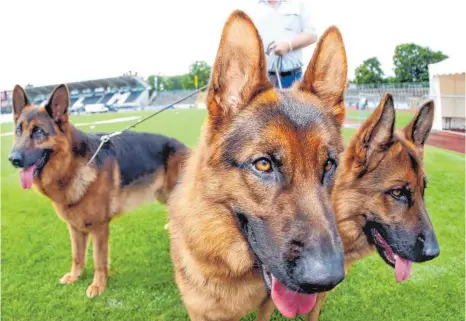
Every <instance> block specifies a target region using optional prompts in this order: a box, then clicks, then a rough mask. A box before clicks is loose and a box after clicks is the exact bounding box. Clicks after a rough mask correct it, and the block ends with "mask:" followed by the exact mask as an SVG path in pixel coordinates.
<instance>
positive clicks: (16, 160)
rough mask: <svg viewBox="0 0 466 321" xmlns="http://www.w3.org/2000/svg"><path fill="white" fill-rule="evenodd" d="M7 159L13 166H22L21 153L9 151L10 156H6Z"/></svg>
mask: <svg viewBox="0 0 466 321" xmlns="http://www.w3.org/2000/svg"><path fill="white" fill-rule="evenodd" d="M8 159H9V160H10V162H11V164H13V166H14V167H23V166H24V161H23V155H22V153H20V152H11V153H10V157H8Z"/></svg>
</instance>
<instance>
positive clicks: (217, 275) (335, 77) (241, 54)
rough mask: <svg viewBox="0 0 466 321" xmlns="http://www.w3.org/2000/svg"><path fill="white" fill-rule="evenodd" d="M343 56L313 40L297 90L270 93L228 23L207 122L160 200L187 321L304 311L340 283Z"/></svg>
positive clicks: (259, 55) (257, 47)
mask: <svg viewBox="0 0 466 321" xmlns="http://www.w3.org/2000/svg"><path fill="white" fill-rule="evenodd" d="M346 82H347V65H346V53H345V48H344V44H343V40H342V37H341V34H340V32H339V30H338V29H337V28H336V27H331V28H329V29H327V30H326V32H325V33H324V34H323V35H322V37H321V38H320V40H319V42H318V44H317V46H316V49H315V51H314V55H313V57H312V60H311V62H310V63H309V66H308V67H307V70H306V72H305V74H304V77H303V79H302V80H300V81H299V82H296V83H295V84H294V85H293V87H292V88H291V89H287V90H276V89H275V88H273V84H272V83H271V82H270V80H269V79H268V78H267V73H266V64H265V54H264V48H263V43H262V40H261V38H260V36H259V34H258V32H257V30H256V28H255V26H254V24H253V23H252V21H251V20H250V18H249V17H248V16H247V15H246V14H245V13H243V12H242V11H235V12H233V13H232V14H231V16H230V17H229V19H228V20H227V22H226V24H225V26H224V29H223V32H222V36H221V40H220V46H219V49H218V52H217V56H216V60H215V63H214V66H213V70H212V74H211V79H210V82H209V87H208V91H207V96H206V105H207V109H208V118H207V121H206V123H205V125H204V127H203V131H202V134H201V138H200V142H199V145H198V146H197V147H196V148H195V149H194V150H193V151H192V152H191V154H190V157H189V158H188V160H187V161H186V167H185V168H184V169H183V172H182V174H181V178H180V183H179V185H177V187H175V189H174V190H173V192H172V195H171V196H170V199H169V203H168V208H169V219H170V228H169V230H170V239H171V242H170V244H171V245H170V246H171V257H172V261H173V264H174V272H175V280H176V284H177V286H178V289H179V291H180V292H181V296H182V300H183V302H184V305H185V307H186V309H187V311H188V313H189V316H190V318H191V320H196V321H200V320H217V321H218V320H240V318H241V317H243V316H244V315H246V314H247V313H249V312H250V311H253V310H256V309H258V310H259V311H258V315H257V317H258V320H269V319H270V316H271V314H272V312H273V310H274V308H275V306H276V307H277V308H278V310H279V311H280V312H281V313H282V314H283V315H284V316H286V317H294V316H295V315H297V314H306V313H308V312H309V311H310V310H311V309H312V307H313V306H314V304H315V302H316V297H317V293H318V292H322V291H328V290H330V289H332V288H333V287H335V286H336V285H337V284H338V283H340V282H341V281H342V280H343V277H344V261H343V251H342V245H341V240H340V237H339V235H338V233H337V230H336V225H335V220H334V215H333V211H332V206H331V198H330V195H331V189H332V185H333V175H334V173H335V170H336V168H337V166H338V164H339V154H340V152H342V150H343V139H342V134H341V130H342V125H343V120H344V114H345V106H344V102H343V95H344V91H345V89H346Z"/></svg>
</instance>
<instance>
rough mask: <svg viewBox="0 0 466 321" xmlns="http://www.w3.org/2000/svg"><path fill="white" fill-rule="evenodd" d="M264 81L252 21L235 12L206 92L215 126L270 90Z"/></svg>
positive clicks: (263, 62) (262, 56)
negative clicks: (261, 93)
mask: <svg viewBox="0 0 466 321" xmlns="http://www.w3.org/2000/svg"><path fill="white" fill-rule="evenodd" d="M272 87H273V85H272V83H271V82H270V81H269V80H268V78H267V70H266V60H265V53H264V48H263V45H262V40H261V38H260V36H259V33H258V31H257V29H256V27H255V26H254V24H253V22H252V21H251V19H250V18H249V17H248V16H247V15H246V14H245V13H244V12H242V11H240V10H236V11H234V12H233V13H232V14H231V15H230V17H229V18H228V20H227V22H226V23H225V26H224V28H223V31H222V37H221V40H220V46H219V48H218V51H217V56H216V59H215V63H214V65H213V68H212V73H211V78H210V82H209V88H208V91H207V100H206V103H207V109H208V111H209V116H210V118H211V120H212V123H213V124H214V125H215V126H217V125H219V124H221V123H222V122H224V120H225V119H226V118H228V117H229V116H231V115H234V114H235V113H236V112H237V111H238V110H240V109H241V108H244V107H245V106H247V105H248V104H249V103H250V102H251V100H252V99H253V98H254V97H255V96H256V95H257V94H258V93H260V92H262V91H264V90H266V89H268V88H272Z"/></svg>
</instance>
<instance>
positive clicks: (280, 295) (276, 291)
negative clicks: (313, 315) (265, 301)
mask: <svg viewBox="0 0 466 321" xmlns="http://www.w3.org/2000/svg"><path fill="white" fill-rule="evenodd" d="M316 299H317V293H314V294H301V293H298V292H294V291H292V290H290V289H288V288H287V287H286V286H284V285H283V284H281V283H280V281H278V280H277V279H275V277H273V276H272V300H273V302H274V303H275V306H276V307H277V309H278V311H280V313H281V314H283V316H285V317H287V318H294V317H295V316H296V315H297V314H307V313H309V312H310V311H311V310H312V308H313V307H314V304H315V303H316Z"/></svg>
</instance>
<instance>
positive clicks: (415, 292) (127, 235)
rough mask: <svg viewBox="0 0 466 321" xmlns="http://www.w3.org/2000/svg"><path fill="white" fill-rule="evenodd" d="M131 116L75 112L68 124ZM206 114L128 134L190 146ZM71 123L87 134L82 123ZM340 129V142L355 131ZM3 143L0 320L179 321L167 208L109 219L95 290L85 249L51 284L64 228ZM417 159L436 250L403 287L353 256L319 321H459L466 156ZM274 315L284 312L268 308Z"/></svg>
mask: <svg viewBox="0 0 466 321" xmlns="http://www.w3.org/2000/svg"><path fill="white" fill-rule="evenodd" d="M137 114H138V115H148V113H147V112H144V113H137ZM400 114H402V113H399V114H398V115H400ZM132 115H134V114H130V113H128V114H127V113H122V114H107V115H98V116H76V117H72V121H73V122H74V123H77V122H92V121H95V120H102V119H108V118H109V117H128V116H132ZM403 115H404V113H403ZM408 115H409V117H406V119H404V118H403V120H401V121H399V123H400V124H405V123H407V122H408V121H409V120H410V117H412V115H410V114H408ZM205 116H206V112H205V111H200V110H184V111H167V112H164V113H162V114H160V115H158V116H156V117H155V118H153V119H151V120H150V121H148V122H146V123H143V124H141V125H140V126H139V127H138V128H137V130H139V131H150V132H157V133H162V134H165V135H168V136H172V137H175V138H177V139H180V140H181V141H183V142H184V143H186V144H187V145H189V146H194V145H195V144H196V143H197V141H198V137H199V133H200V128H201V124H202V123H203V120H204V119H205ZM403 117H404V116H403ZM406 120H407V121H406ZM128 124H130V122H127V123H116V124H105V125H96V126H95V128H93V129H92V130H94V131H115V130H119V129H121V128H123V127H125V126H127V125H128ZM8 126H9V128H8ZM11 128H12V127H11V124H9V125H8V124H7V125H6V126H2V132H8V131H11ZM80 128H81V129H82V130H85V131H89V130H91V128H90V126H83V127H80ZM344 133H345V139H346V141H348V139H349V137H350V136H351V135H352V134H353V133H354V130H352V129H345V131H344ZM11 143H12V137H11V136H5V137H1V144H2V145H1V150H2V158H1V160H2V162H1V169H2V173H1V188H2V190H1V201H2V202H1V209H2V220H1V232H2V233H1V241H2V255H1V258H2V271H1V272H2V275H1V277H2V279H1V281H2V282H1V290H2V293H1V294H2V296H1V298H2V307H1V309H2V310H1V315H2V320H25V321H26V320H124V321H131V320H167V321H168V320H188V316H187V313H186V311H185V309H184V306H183V304H182V302H181V299H180V295H179V293H178V290H177V288H176V285H175V283H174V281H173V273H172V265H171V261H170V256H169V237H168V233H167V231H165V230H164V229H163V226H164V224H165V223H166V222H167V212H166V209H165V207H164V206H162V205H159V204H157V203H155V202H154V203H151V204H146V205H144V206H141V207H140V208H138V209H136V210H134V211H132V212H131V213H128V215H124V216H122V217H120V218H118V219H116V220H115V221H114V222H113V223H112V224H111V229H110V235H111V237H110V253H111V265H110V278H109V284H108V288H107V290H106V291H105V292H104V294H103V295H102V296H100V297H97V298H94V299H88V298H87V297H86V295H85V291H86V288H87V286H88V285H89V284H90V283H91V282H92V277H93V262H92V261H93V260H92V247H90V249H89V250H90V251H89V253H88V263H87V266H86V269H85V273H84V276H83V277H82V278H81V280H79V281H78V282H76V283H75V284H73V285H67V286H62V285H60V284H59V283H58V280H59V278H60V277H61V276H62V275H63V274H64V273H65V272H68V271H69V269H70V264H71V248H70V241H69V235H68V230H67V228H66V224H65V223H64V222H63V221H61V220H60V219H58V218H57V216H56V215H55V212H54V210H53V208H52V206H51V204H50V202H49V201H48V200H47V199H46V198H45V197H42V196H40V195H39V194H38V193H36V192H34V191H23V190H21V188H20V184H19V173H18V171H17V170H15V169H13V168H12V166H11V165H10V164H9V163H8V161H7V158H8V152H9V149H10V147H11ZM134 156H135V157H137V155H134ZM425 158H426V159H425V163H426V168H427V174H428V177H429V187H428V189H427V191H426V203H427V207H428V210H429V213H430V216H431V219H432V222H433V224H434V227H435V230H436V232H437V236H438V238H439V242H440V247H441V254H440V256H439V257H438V258H437V259H435V260H433V261H431V262H427V263H424V264H415V265H414V267H413V272H412V275H411V277H410V279H409V280H408V281H407V282H404V283H402V284H397V283H396V281H395V277H394V271H393V269H392V268H390V267H388V266H387V265H386V264H385V263H384V262H383V261H382V260H381V259H380V258H379V257H378V256H377V255H376V254H374V255H372V256H370V257H367V258H365V259H364V260H361V261H359V262H358V263H356V264H355V265H354V266H353V268H352V270H351V271H350V273H349V275H348V276H347V278H346V280H345V281H343V283H342V284H341V285H340V286H339V287H337V289H336V290H335V291H333V292H332V293H331V294H330V295H329V298H328V300H327V302H326V305H325V306H324V309H323V312H322V315H321V320H322V321H325V320H333V321H335V320H345V321H347V320H361V321H363V320H364V321H365V320H379V321H382V320H426V321H427V320H432V321H433V320H464V302H465V298H464V271H465V268H464V254H465V249H464V245H465V240H464V232H465V229H464V196H465V190H464V162H465V158H464V155H461V154H458V153H454V152H449V151H445V150H441V149H438V148H433V147H427V148H426V155H425ZM253 316H254V315H253V314H251V315H249V316H247V317H245V318H244V320H253V319H254V318H253ZM297 319H298V320H301V319H300V318H297ZM273 320H285V318H283V317H281V316H280V315H279V314H278V313H277V312H275V313H274V316H273Z"/></svg>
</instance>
